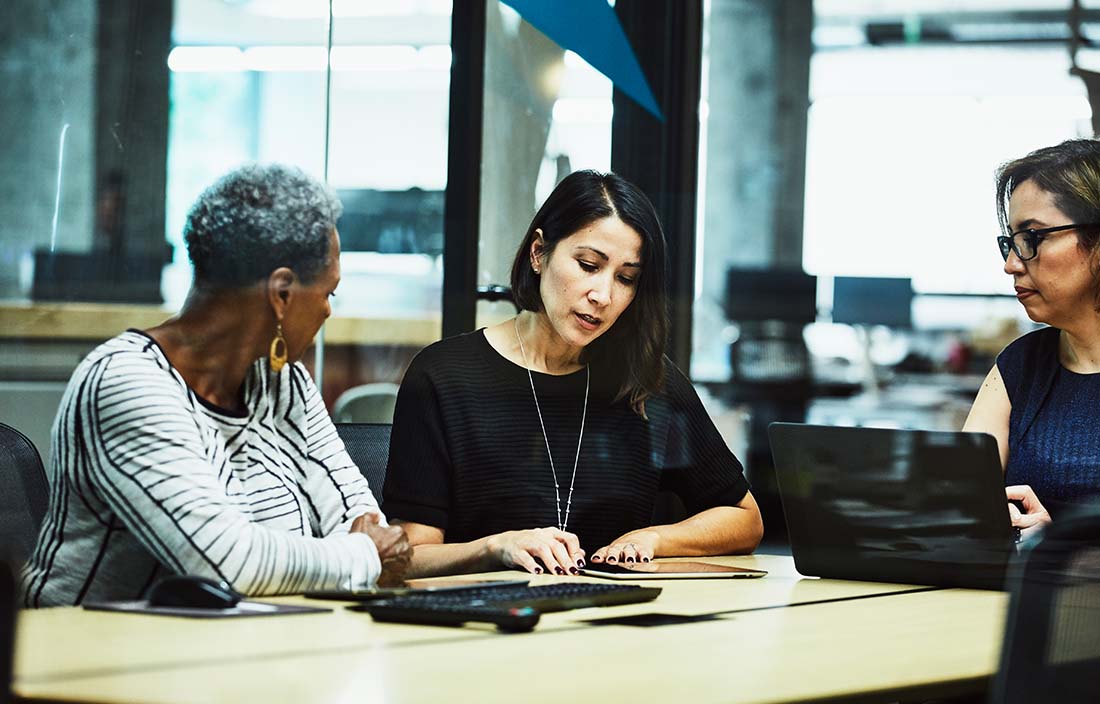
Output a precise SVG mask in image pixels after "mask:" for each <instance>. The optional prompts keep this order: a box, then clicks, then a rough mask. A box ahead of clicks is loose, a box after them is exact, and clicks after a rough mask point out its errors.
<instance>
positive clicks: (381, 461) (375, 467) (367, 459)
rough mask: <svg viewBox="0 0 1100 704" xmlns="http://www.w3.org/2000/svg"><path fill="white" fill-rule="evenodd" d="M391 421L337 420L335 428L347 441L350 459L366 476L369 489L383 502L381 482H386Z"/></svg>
mask: <svg viewBox="0 0 1100 704" xmlns="http://www.w3.org/2000/svg"><path fill="white" fill-rule="evenodd" d="M391 428H393V426H392V425H390V424H389V423H337V424H336V432H337V433H338V434H339V435H340V439H341V440H343V441H344V447H346V448H347V450H348V454H349V455H350V456H351V461H352V462H354V463H355V464H356V466H358V467H359V471H360V472H362V474H363V476H364V477H366V478H367V483H368V484H370V490H371V492H373V493H374V498H375V499H377V500H378V502H379V503H381V502H382V485H383V484H385V483H386V463H387V462H389V459H390V429H391Z"/></svg>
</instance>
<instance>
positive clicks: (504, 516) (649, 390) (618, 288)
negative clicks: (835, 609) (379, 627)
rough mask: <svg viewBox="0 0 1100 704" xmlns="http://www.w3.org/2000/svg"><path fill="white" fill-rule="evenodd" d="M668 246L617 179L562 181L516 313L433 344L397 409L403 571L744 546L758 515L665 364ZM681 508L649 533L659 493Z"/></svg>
mask: <svg viewBox="0 0 1100 704" xmlns="http://www.w3.org/2000/svg"><path fill="white" fill-rule="evenodd" d="M665 266H666V263H665V244H664V236H663V234H662V232H661V227H660V224H659V223H658V221H657V216H656V213H655V212H654V210H653V206H652V204H651V203H650V202H649V200H648V199H647V198H646V197H645V195H644V194H643V193H642V192H641V191H640V190H638V188H637V187H635V186H633V185H632V184H630V183H628V182H627V181H625V180H623V179H622V178H620V177H618V176H616V175H614V174H600V173H597V172H593V171H581V172H577V173H574V174H572V175H570V176H568V177H567V178H566V179H564V180H563V181H562V182H561V183H560V184H559V185H558V186H557V188H555V189H554V192H553V193H551V195H550V197H549V198H548V199H547V201H546V203H545V204H544V205H543V206H542V208H541V209H540V210H539V212H538V213H537V214H536V215H535V218H534V220H533V221H532V223H531V226H530V228H529V229H528V231H527V235H526V237H525V238H524V241H523V244H522V245H521V246H520V248H519V251H518V252H517V255H516V258H515V261H514V263H513V267H512V290H513V295H514V297H515V300H516V302H517V304H518V305H519V307H521V308H522V309H523V312H521V313H520V314H519V315H518V316H516V317H515V318H514V319H510V320H508V321H506V322H503V323H500V324H498V325H494V326H492V327H489V328H485V329H483V330H478V331H476V332H472V333H468V334H465V335H459V336H457V337H453V338H450V339H447V340H443V341H441V342H438V343H435V344H433V345H431V346H429V347H428V348H427V349H425V350H423V351H422V352H421V353H420V354H419V355H417V357H416V359H415V360H414V361H413V363H412V365H411V366H410V367H409V371H408V372H407V374H406V376H405V379H404V381H403V382H402V384H401V391H400V392H399V394H398V398H397V408H396V412H395V417H394V427H393V436H392V439H391V447H390V461H389V468H388V470H387V476H386V484H385V489H384V497H385V498H384V507H385V510H386V513H387V515H388V516H390V517H391V519H394V520H397V521H400V522H401V523H402V524H403V525H404V527H405V529H406V531H407V533H408V536H409V540H410V542H411V543H412V544H413V545H414V546H415V548H414V554H413V563H412V566H411V567H410V575H414V574H415V575H431V574H445V573H452V572H464V571H477V570H482V569H492V568H494V567H498V566H501V565H503V566H509V567H518V568H521V569H525V570H528V571H530V572H533V573H538V572H541V571H542V570H543V569H546V570H547V571H552V572H556V573H558V574H565V573H576V571H577V568H578V567H579V566H583V564H584V559H585V556H586V555H587V554H588V551H591V560H592V561H593V562H603V561H606V562H610V563H615V562H627V563H630V562H635V561H649V560H650V559H651V558H653V557H660V556H669V555H718V554H728V553H737V552H745V553H747V552H751V551H752V550H753V549H754V548H755V547H756V545H757V544H758V543H759V541H760V537H761V535H762V531H763V528H762V523H761V520H760V511H759V509H758V508H757V506H756V502H755V501H754V500H753V498H752V495H751V494H750V493H749V491H748V484H747V483H746V481H745V478H744V475H743V473H742V470H741V464H740V463H739V462H738V461H737V459H736V458H735V457H734V456H733V454H732V453H731V452H730V451H729V449H728V448H727V446H726V444H725V443H724V441H723V440H722V437H721V436H720V435H719V433H718V431H717V429H716V428H715V427H714V424H713V423H712V422H711V420H710V418H709V417H708V416H707V414H706V412H705V411H704V409H703V406H702V404H701V403H700V401H699V398H698V396H697V395H696V393H695V391H694V389H693V388H692V386H691V384H690V383H689V382H688V380H687V379H686V378H685V377H684V375H683V374H682V373H681V372H680V370H678V369H677V368H676V367H675V366H674V365H673V364H672V363H671V362H670V361H669V360H668V359H667V358H665V356H664V348H665V337H666V334H667V330H668V322H667V317H666V313H665ZM660 489H671V490H673V491H675V492H677V493H678V494H679V495H680V496H681V498H682V499H683V500H684V503H685V505H686V507H687V508H688V510H689V512H690V513H691V514H692V515H691V516H690V517H689V518H687V519H686V520H683V521H681V522H679V523H674V524H670V525H649V524H650V523H651V522H652V516H653V509H654V503H655V499H656V495H657V492H658V490H660Z"/></svg>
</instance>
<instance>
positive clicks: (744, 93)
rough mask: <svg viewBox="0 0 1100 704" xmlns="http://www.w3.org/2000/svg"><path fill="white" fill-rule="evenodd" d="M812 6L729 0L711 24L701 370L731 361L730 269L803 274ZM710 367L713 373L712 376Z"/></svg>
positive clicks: (698, 346)
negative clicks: (723, 332) (725, 338)
mask: <svg viewBox="0 0 1100 704" xmlns="http://www.w3.org/2000/svg"><path fill="white" fill-rule="evenodd" d="M812 28H813V5H812V3H810V2H808V1H807V0H721V1H720V2H713V3H712V4H711V10H710V18H709V19H708V21H707V26H706V29H707V33H708V40H707V41H708V46H709V50H708V57H709V61H710V66H709V74H708V78H707V89H708V105H709V116H708V118H707V136H706V140H707V143H706V174H705V178H704V186H705V197H706V204H705V212H704V213H703V230H702V250H701V251H698V252H696V255H697V257H700V258H701V261H702V265H701V273H702V290H701V293H702V296H701V297H700V298H699V299H698V300H697V301H696V305H695V325H694V338H695V341H694V345H693V348H694V355H693V371H700V372H701V374H700V375H701V376H702V377H704V378H712V377H713V378H714V380H719V381H720V380H724V379H728V378H729V377H728V375H726V374H724V373H722V372H717V371H715V370H716V369H721V368H722V367H723V365H726V364H728V360H727V355H728V350H727V348H726V346H725V344H724V343H722V342H721V340H716V339H715V336H714V335H713V334H712V331H714V330H716V329H721V327H722V326H724V325H725V323H726V321H725V314H724V312H723V309H722V306H723V302H724V301H725V296H726V291H725V287H726V272H727V270H728V269H729V268H730V267H731V266H737V267H747V268H785V267H792V268H800V267H801V266H802V216H803V208H804V200H805V171H806V119H807V110H808V108H809V76H810V56H811V54H812V51H813V45H812V42H811V30H812ZM703 370H707V371H703Z"/></svg>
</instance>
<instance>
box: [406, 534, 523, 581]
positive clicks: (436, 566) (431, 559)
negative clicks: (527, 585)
mask: <svg viewBox="0 0 1100 704" xmlns="http://www.w3.org/2000/svg"><path fill="white" fill-rule="evenodd" d="M495 569H503V567H502V565H501V564H500V562H499V561H498V560H497V559H496V558H495V557H494V556H493V554H492V553H491V552H490V550H489V538H480V539H478V540H474V541H472V542H469V543H422V544H420V545H414V546H413V555H412V562H411V563H410V564H409V571H408V572H407V573H406V577H407V578H409V579H415V578H417V577H436V576H439V575H444V574H462V573H466V572H485V571H489V570H495Z"/></svg>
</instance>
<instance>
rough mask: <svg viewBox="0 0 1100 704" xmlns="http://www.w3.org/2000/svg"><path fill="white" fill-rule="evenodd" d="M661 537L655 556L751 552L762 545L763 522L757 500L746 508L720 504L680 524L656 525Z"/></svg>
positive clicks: (653, 529) (653, 528)
mask: <svg viewBox="0 0 1100 704" xmlns="http://www.w3.org/2000/svg"><path fill="white" fill-rule="evenodd" d="M647 530H652V531H654V532H656V533H657V534H658V535H659V536H660V540H659V542H658V544H657V552H656V555H655V556H656V557H693V556H703V555H735V554H744V553H750V552H752V551H753V550H755V549H756V546H757V545H759V544H760V538H761V537H763V535H764V525H763V523H762V521H761V520H760V511H759V510H757V508H756V505H755V503H753V504H752V505H751V506H747V507H744V508H741V507H737V506H718V507H715V508H711V509H707V510H706V511H700V512H699V513H697V514H695V515H694V516H691V517H689V518H686V519H684V520H682V521H680V522H679V523H672V524H669V525H662V526H653V527H652V528H648V529H647Z"/></svg>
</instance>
